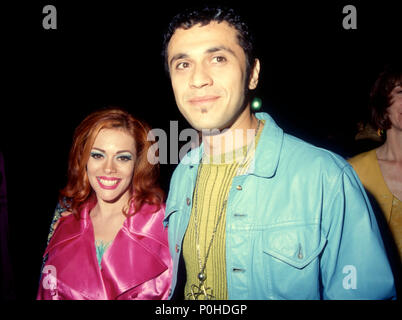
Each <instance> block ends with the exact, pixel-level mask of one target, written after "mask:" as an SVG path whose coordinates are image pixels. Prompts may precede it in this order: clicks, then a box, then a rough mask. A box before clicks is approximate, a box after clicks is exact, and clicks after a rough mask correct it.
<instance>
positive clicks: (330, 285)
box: [321, 165, 396, 299]
mask: <svg viewBox="0 0 402 320" xmlns="http://www.w3.org/2000/svg"><path fill="white" fill-rule="evenodd" d="M328 191H330V194H329V198H327V199H326V202H325V208H324V213H323V228H324V229H325V230H323V231H324V232H325V233H326V237H327V241H328V242H327V246H326V247H325V249H324V251H323V253H322V256H321V275H322V288H323V293H322V297H323V299H393V298H395V296H396V293H395V286H394V277H393V274H392V271H391V267H390V264H389V261H388V258H387V255H386V252H385V249H384V245H383V241H382V239H381V235H380V231H379V228H378V224H377V221H376V218H375V215H374V213H373V210H372V208H371V205H370V202H369V200H368V198H367V195H366V193H365V191H364V188H363V186H362V184H361V182H360V180H359V179H358V177H357V175H356V173H355V172H354V170H353V169H352V168H351V167H350V166H349V165H346V166H345V167H344V168H343V171H342V174H340V176H339V177H338V178H337V181H336V182H335V183H334V184H333V188H332V190H328Z"/></svg>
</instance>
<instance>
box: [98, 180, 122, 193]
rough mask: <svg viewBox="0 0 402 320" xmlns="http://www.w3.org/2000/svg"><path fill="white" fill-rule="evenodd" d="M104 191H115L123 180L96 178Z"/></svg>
mask: <svg viewBox="0 0 402 320" xmlns="http://www.w3.org/2000/svg"><path fill="white" fill-rule="evenodd" d="M96 179H97V180H98V183H99V186H100V187H101V188H102V189H106V190H113V189H116V188H117V186H118V185H119V183H120V181H121V179H119V178H113V177H96Z"/></svg>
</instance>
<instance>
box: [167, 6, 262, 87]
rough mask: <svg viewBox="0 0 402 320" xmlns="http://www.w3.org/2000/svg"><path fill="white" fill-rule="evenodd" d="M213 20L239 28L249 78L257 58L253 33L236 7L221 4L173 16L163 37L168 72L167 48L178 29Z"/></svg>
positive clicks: (204, 23)
mask: <svg viewBox="0 0 402 320" xmlns="http://www.w3.org/2000/svg"><path fill="white" fill-rule="evenodd" d="M212 21H216V22H218V23H221V22H223V21H226V22H227V23H228V24H229V25H231V26H232V27H234V28H235V29H236V30H237V38H238V41H239V45H240V46H241V47H242V48H243V50H244V53H245V55H246V75H247V78H246V79H249V77H250V71H251V68H252V67H253V66H254V60H255V53H254V50H255V49H254V39H253V37H252V35H251V32H250V30H249V27H248V25H247V24H246V22H245V21H244V20H243V19H242V18H241V17H240V15H238V14H237V13H236V12H235V11H234V9H231V8H226V7H221V6H213V7H210V6H206V7H202V8H198V9H195V8H192V9H187V10H185V11H183V12H181V13H179V14H177V15H176V16H175V17H173V19H172V20H171V22H170V24H169V26H168V28H167V31H166V33H165V34H164V38H163V52H162V55H163V58H164V62H165V70H166V72H167V73H168V74H169V65H168V61H167V59H168V57H167V48H168V45H169V41H170V39H171V37H172V36H173V34H174V32H175V31H176V29H179V28H183V29H185V30H187V29H190V28H191V27H193V26H195V25H197V24H201V26H205V25H208V24H209V23H210V22H212Z"/></svg>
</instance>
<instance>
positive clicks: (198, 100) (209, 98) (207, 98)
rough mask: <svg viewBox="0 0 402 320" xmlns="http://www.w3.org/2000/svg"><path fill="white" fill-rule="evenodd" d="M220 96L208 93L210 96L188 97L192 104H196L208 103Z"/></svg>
mask: <svg viewBox="0 0 402 320" xmlns="http://www.w3.org/2000/svg"><path fill="white" fill-rule="evenodd" d="M219 98H220V96H212V95H208V96H202V97H193V98H190V99H188V102H190V103H191V104H194V105H203V104H206V103H211V102H215V101H216V100H218V99H219Z"/></svg>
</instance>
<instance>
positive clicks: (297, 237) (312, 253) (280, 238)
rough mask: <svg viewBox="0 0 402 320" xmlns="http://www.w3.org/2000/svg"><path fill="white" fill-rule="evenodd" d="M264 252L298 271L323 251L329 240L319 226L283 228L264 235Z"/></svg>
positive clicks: (269, 231)
mask: <svg viewBox="0 0 402 320" xmlns="http://www.w3.org/2000/svg"><path fill="white" fill-rule="evenodd" d="M262 240H263V252H264V253H266V254H268V255H270V256H272V257H273V258H275V259H277V260H280V261H282V262H285V263H287V264H288V265H290V266H293V267H295V268H297V269H303V268H304V267H306V266H307V265H308V264H310V263H311V261H313V260H314V259H315V258H316V257H317V256H318V255H319V254H320V253H321V251H322V250H323V248H324V246H325V244H326V242H327V239H326V238H325V237H324V236H323V235H322V233H321V231H320V226H319V225H318V224H311V225H296V226H290V225H287V226H281V227H276V228H273V229H272V230H266V231H264V232H263V235H262Z"/></svg>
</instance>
